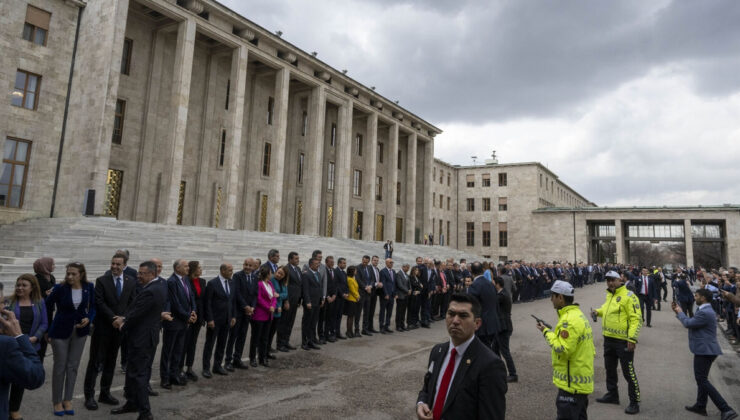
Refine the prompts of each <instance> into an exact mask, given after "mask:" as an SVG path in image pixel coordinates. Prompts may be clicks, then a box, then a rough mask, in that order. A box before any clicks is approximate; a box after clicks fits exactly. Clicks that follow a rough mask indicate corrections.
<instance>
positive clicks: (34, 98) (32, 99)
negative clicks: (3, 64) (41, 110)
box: [10, 69, 41, 110]
mask: <svg viewBox="0 0 740 420" xmlns="http://www.w3.org/2000/svg"><path fill="white" fill-rule="evenodd" d="M39 90H41V76H39V75H38V74H33V73H30V72H27V71H25V70H20V69H18V70H17V71H16V73H15V89H14V90H13V94H12V95H11V97H12V99H11V100H10V104H11V105H13V106H19V107H23V108H26V109H33V110H35V109H36V106H37V105H38V102H39V96H38V93H39Z"/></svg>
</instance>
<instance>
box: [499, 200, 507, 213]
mask: <svg viewBox="0 0 740 420" xmlns="http://www.w3.org/2000/svg"><path fill="white" fill-rule="evenodd" d="M507 201H508V200H506V197H499V198H498V211H507V210H509V204H508V202H507Z"/></svg>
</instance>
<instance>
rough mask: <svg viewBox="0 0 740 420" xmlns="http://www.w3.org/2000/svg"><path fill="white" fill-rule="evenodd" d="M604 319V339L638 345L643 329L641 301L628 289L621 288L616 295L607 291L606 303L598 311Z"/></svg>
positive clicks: (602, 323)
mask: <svg viewBox="0 0 740 420" xmlns="http://www.w3.org/2000/svg"><path fill="white" fill-rule="evenodd" d="M596 314H597V315H598V316H600V317H602V318H603V321H602V322H601V327H602V330H603V333H604V337H612V338H617V339H620V340H626V341H629V342H631V343H637V338H638V337H639V336H640V329H641V328H642V312H641V311H640V301H639V300H638V299H637V295H635V294H634V293H633V292H631V291H630V290H627V287H625V286H620V287H618V288H617V290H615V291H614V293H612V292H610V291H609V290H607V291H606V302H604V304H603V305H601V308H599V309H597V310H596Z"/></svg>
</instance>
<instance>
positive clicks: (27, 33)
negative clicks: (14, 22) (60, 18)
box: [23, 5, 51, 45]
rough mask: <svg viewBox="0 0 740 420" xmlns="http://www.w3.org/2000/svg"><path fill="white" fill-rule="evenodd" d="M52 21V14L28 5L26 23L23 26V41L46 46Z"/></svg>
mask: <svg viewBox="0 0 740 420" xmlns="http://www.w3.org/2000/svg"><path fill="white" fill-rule="evenodd" d="M50 20H51V13H49V12H47V11H45V10H41V9H39V8H36V7H33V6H31V5H28V7H27V8H26V23H25V24H24V25H23V39H25V40H26V41H30V42H33V43H34V44H36V45H46V37H47V35H48V33H49V21H50Z"/></svg>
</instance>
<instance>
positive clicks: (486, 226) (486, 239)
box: [482, 222, 491, 246]
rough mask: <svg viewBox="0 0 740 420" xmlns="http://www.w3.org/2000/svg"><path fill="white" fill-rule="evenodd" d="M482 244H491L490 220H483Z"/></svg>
mask: <svg viewBox="0 0 740 420" xmlns="http://www.w3.org/2000/svg"><path fill="white" fill-rule="evenodd" d="M482 233H483V238H482V240H483V246H491V222H483V229H482Z"/></svg>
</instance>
